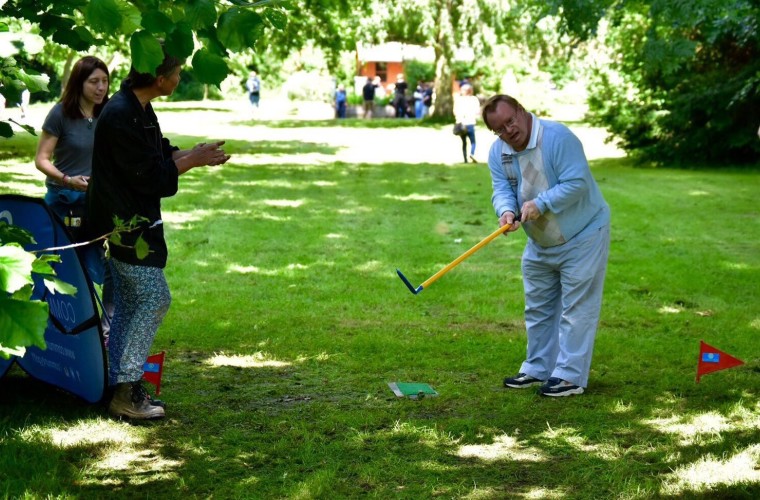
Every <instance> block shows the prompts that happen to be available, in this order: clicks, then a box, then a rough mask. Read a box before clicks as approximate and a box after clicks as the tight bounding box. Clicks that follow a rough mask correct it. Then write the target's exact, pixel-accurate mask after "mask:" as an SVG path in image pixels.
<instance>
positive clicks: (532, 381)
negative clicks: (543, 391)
mask: <svg viewBox="0 0 760 500" xmlns="http://www.w3.org/2000/svg"><path fill="white" fill-rule="evenodd" d="M543 383H544V381H543V380H541V379H537V378H535V377H531V376H530V375H528V374H525V373H518V374H517V375H515V376H514V377H507V378H505V379H504V387H511V388H512V389H525V388H527V387H531V386H534V385H541V384H543Z"/></svg>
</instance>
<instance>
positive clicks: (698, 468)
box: [662, 444, 760, 495]
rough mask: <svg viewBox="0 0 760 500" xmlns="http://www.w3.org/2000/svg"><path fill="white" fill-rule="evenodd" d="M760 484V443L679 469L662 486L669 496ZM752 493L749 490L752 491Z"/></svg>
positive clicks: (702, 459) (704, 458)
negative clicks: (722, 487) (724, 487)
mask: <svg viewBox="0 0 760 500" xmlns="http://www.w3.org/2000/svg"><path fill="white" fill-rule="evenodd" d="M758 482H760V444H754V445H751V446H749V447H747V448H746V449H744V450H741V451H738V452H737V453H732V454H729V455H724V456H715V455H714V454H707V455H705V456H703V457H701V458H700V459H699V460H697V461H696V462H694V463H690V464H686V465H683V466H680V467H678V468H677V469H676V470H675V471H673V473H671V474H669V475H668V476H667V477H666V478H665V481H664V482H663V486H662V493H663V494H665V495H683V494H687V493H692V494H705V493H709V492H710V491H711V490H714V489H716V488H717V487H720V486H731V485H738V486H741V485H746V487H747V488H748V489H749V488H752V485H756V484H757V483H758ZM748 493H749V491H748Z"/></svg>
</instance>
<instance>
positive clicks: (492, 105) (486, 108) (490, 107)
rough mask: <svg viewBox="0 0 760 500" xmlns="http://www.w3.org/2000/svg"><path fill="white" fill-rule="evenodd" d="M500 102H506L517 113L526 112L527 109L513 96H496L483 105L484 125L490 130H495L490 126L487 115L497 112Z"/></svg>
mask: <svg viewBox="0 0 760 500" xmlns="http://www.w3.org/2000/svg"><path fill="white" fill-rule="evenodd" d="M500 102H505V103H507V104H509V105H510V106H512V109H514V110H515V111H517V112H520V111H525V108H523V105H522V104H520V102H519V101H518V100H517V99H515V98H514V97H512V96H511V95H506V94H497V95H495V96H491V97H489V98H488V100H487V101H486V102H485V104H483V108H482V109H481V113H480V114H481V118H483V123H485V124H486V127H488V130H493V129H492V128H491V125H489V123H488V120H486V115H487V114H489V113H493V112H494V111H496V106H497V105H498V104H499V103H500Z"/></svg>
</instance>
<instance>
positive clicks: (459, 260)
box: [396, 217, 519, 295]
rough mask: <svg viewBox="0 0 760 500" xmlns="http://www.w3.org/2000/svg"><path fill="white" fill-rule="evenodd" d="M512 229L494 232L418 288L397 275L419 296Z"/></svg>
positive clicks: (398, 271) (399, 274)
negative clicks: (465, 260)
mask: <svg viewBox="0 0 760 500" xmlns="http://www.w3.org/2000/svg"><path fill="white" fill-rule="evenodd" d="M515 220H516V221H517V220H519V218H518V217H515ZM510 227H512V225H511V224H506V225H504V226H502V227H500V228H499V229H497V230H496V231H494V232H493V233H491V234H489V235H488V236H486V237H485V238H483V240H481V241H480V242H479V243H478V244H476V245H475V246H473V247H472V248H470V249H469V250H467V251H466V252H465V253H463V254H462V255H460V256H459V257H457V258H456V259H454V260H453V261H452V262H451V263H450V264H448V265H447V266H446V267H444V268H443V269H441V270H440V271H438V272H437V273H435V274H434V275H432V276H431V277H429V278H428V279H427V280H426V281H425V282H424V283H422V284H421V285H420V286H418V287H417V288H414V286H413V285H412V284H411V283H410V282H409V280H408V279H407V278H406V276H404V273H402V272H401V271H400V270H399V269H396V273H397V274H398V277H399V278H401V281H403V282H404V284H405V285H406V287H407V288H408V289H409V291H410V292H412V293H413V294H414V295H417V294H418V293H420V292H421V291H422V290H424V289H425V288H427V287H429V286H430V285H432V284H433V283H434V282H435V281H436V280H437V279H438V278H440V277H441V276H443V275H444V274H446V273H447V272H449V271H451V270H452V269H454V268H455V267H456V266H457V265H458V264H459V263H460V262H462V261H463V260H464V259H466V258H467V257H469V256H470V255H472V254H474V253H475V252H477V251H478V250H480V249H481V248H482V247H484V246H486V245H487V244H488V243H490V242H491V240H493V239H494V238H496V237H497V236H499V235H500V234H503V233H504V232H505V231H506V230H507V229H509V228H510Z"/></svg>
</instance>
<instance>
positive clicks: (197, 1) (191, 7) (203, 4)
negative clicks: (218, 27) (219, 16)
mask: <svg viewBox="0 0 760 500" xmlns="http://www.w3.org/2000/svg"><path fill="white" fill-rule="evenodd" d="M185 19H187V22H188V23H190V26H192V28H193V29H195V30H199V29H203V28H211V27H213V26H214V23H216V7H215V6H214V2H213V0H188V2H187V6H186V7H185Z"/></svg>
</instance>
